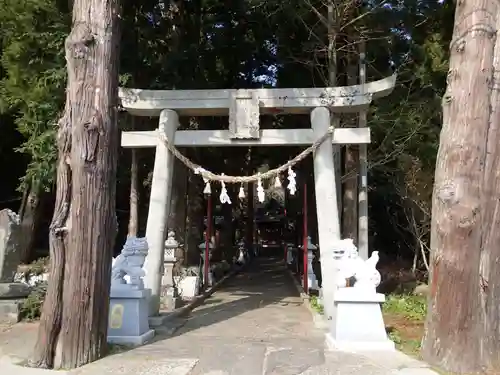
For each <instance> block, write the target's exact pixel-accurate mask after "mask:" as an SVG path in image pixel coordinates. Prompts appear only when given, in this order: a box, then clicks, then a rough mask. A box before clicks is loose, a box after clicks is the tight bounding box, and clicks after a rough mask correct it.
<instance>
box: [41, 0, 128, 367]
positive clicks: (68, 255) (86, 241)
mask: <svg viewBox="0 0 500 375" xmlns="http://www.w3.org/2000/svg"><path fill="white" fill-rule="evenodd" d="M119 11H120V9H119V2H118V0H111V1H98V0H76V1H75V2H74V4H73V28H72V30H71V32H70V34H69V36H68V37H67V39H66V61H67V66H68V68H67V69H68V87H67V90H66V92H67V94H66V95H67V99H66V109H65V116H64V118H63V119H62V121H61V124H60V130H59V140H58V142H59V165H58V180H57V189H58V191H57V201H56V209H55V212H54V219H53V222H52V225H51V231H50V239H51V281H50V286H49V290H48V295H47V299H46V301H45V303H44V311H43V315H42V319H41V324H40V331H39V336H38V342H37V347H36V352H35V357H34V361H33V362H34V364H35V365H38V366H43V367H52V366H53V365H54V356H55V347H56V345H57V336H58V334H59V332H60V335H59V341H60V342H59V343H60V345H61V367H62V368H75V367H79V366H82V365H84V364H86V363H89V362H92V361H95V360H97V359H99V358H101V357H102V356H103V355H104V354H105V351H106V348H107V345H106V343H107V340H106V336H107V324H108V310H109V287H110V273H111V257H112V251H113V245H114V240H115V235H116V231H117V222H116V212H115V200H116V165H117V158H118V126H117V122H116V120H117V118H116V111H117V104H118V103H117V99H118V92H117V91H118V62H119V41H120V35H119ZM69 142H71V146H69ZM69 167H70V168H71V170H70V169H69ZM70 202H71V210H70V212H69V221H70V223H71V225H70V226H68V225H66V228H64V227H63V225H64V223H65V222H66V219H68V210H69V206H70ZM66 233H67V244H66V246H65V244H64V242H65V241H64V240H65V239H66V238H65V236H66ZM66 248H67V249H68V251H65V249H66ZM65 261H66V263H65ZM63 286H64V288H63ZM61 296H62V303H61ZM61 311H62V321H61Z"/></svg>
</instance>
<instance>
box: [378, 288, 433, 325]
mask: <svg viewBox="0 0 500 375" xmlns="http://www.w3.org/2000/svg"><path fill="white" fill-rule="evenodd" d="M383 311H384V313H389V314H393V315H399V316H402V317H405V318H407V319H410V320H416V321H423V320H424V319H425V315H426V313H427V300H426V298H425V297H422V296H414V295H411V294H407V295H396V294H391V295H389V296H388V297H387V299H386V301H385V303H384V305H383Z"/></svg>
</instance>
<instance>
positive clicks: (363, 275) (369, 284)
mask: <svg viewBox="0 0 500 375" xmlns="http://www.w3.org/2000/svg"><path fill="white" fill-rule="evenodd" d="M334 255H335V257H336V259H337V260H338V265H339V266H338V279H337V287H339V288H345V287H350V286H353V287H354V288H358V289H363V290H370V291H374V290H375V289H376V288H377V286H378V285H379V284H380V273H379V272H378V271H377V268H376V267H377V263H378V260H379V255H378V251H374V252H373V253H372V255H371V257H370V258H369V259H368V260H366V261H365V260H363V259H362V258H361V257H360V256H359V253H358V249H357V248H356V246H355V245H354V242H353V240H352V239H350V238H347V239H343V240H340V241H337V242H336V243H335V245H334ZM351 278H354V279H355V282H354V285H348V280H349V279H351Z"/></svg>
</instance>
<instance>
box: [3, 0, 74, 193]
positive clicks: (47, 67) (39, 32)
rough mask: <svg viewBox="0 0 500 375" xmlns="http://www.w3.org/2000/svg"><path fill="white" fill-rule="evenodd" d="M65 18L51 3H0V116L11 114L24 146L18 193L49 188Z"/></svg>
mask: <svg viewBox="0 0 500 375" xmlns="http://www.w3.org/2000/svg"><path fill="white" fill-rule="evenodd" d="M69 20H70V19H69V17H68V15H67V14H66V13H65V12H64V11H62V10H60V9H59V8H58V5H57V3H56V1H54V0H4V1H2V2H1V3H0V24H1V25H2V28H1V29H0V41H1V45H2V50H1V52H2V53H1V60H0V62H1V65H2V68H3V70H4V71H5V75H4V78H3V79H2V80H0V112H1V113H5V112H7V111H9V112H13V113H15V117H16V118H15V124H16V126H17V129H18V131H19V132H20V133H21V134H22V135H23V136H24V138H25V141H24V143H23V145H22V146H21V147H20V148H19V149H18V151H19V152H22V153H25V154H27V155H29V157H30V163H29V165H28V169H27V171H26V175H25V177H24V178H23V179H22V181H21V188H22V189H24V188H25V187H26V186H30V185H33V184H34V185H36V186H39V187H40V188H44V189H46V190H48V189H50V187H51V185H52V184H53V182H54V175H55V166H56V157H57V155H56V142H55V134H56V126H57V120H58V117H59V115H60V113H61V110H62V106H63V104H64V95H65V86H66V70H65V59H64V40H65V37H66V35H67V32H68V26H69Z"/></svg>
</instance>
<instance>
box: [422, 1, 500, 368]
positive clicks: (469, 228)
mask: <svg viewBox="0 0 500 375" xmlns="http://www.w3.org/2000/svg"><path fill="white" fill-rule="evenodd" d="M497 12H498V9H497V3H496V2H495V1H489V0H476V1H472V0H463V1H459V2H457V5H456V12H455V29H454V32H453V41H452V43H451V45H450V52H451V56H450V68H449V73H448V87H447V92H446V94H445V97H444V99H443V128H442V131H441V137H440V146H439V153H438V159H437V164H436V172H435V185H434V193H433V207H432V233H431V254H432V259H431V273H430V295H429V307H428V315H427V321H426V331H425V336H424V340H423V356H424V359H425V360H427V361H428V362H429V363H431V364H433V365H437V366H439V367H441V368H443V369H444V370H447V371H451V372H455V373H462V374H465V373H476V372H481V371H482V370H484V369H485V367H491V368H494V367H495V365H496V367H497V368H498V364H499V363H500V362H499V350H498V349H499V341H500V335H499V334H498V332H499V331H498V324H499V323H498V309H499V304H500V278H499V274H500V267H499V266H498V262H496V261H495V262H488V259H498V257H499V256H500V250H499V249H498V243H499V242H500V231H499V230H498V227H499V225H500V217H499V214H498V211H499V203H498V196H499V193H500V181H499V178H500V177H499V176H498V167H499V166H498V164H497V163H498V159H499V158H500V155H499V152H500V149H499V148H498V146H497V145H498V143H499V142H500V137H499V134H498V131H497V129H498V126H497V122H498V119H497V118H498V112H497V113H496V115H495V116H493V117H492V116H491V108H490V103H491V102H490V101H491V99H492V83H493V82H494V81H493V61H494V49H495V42H496V38H495V35H496V31H497V30H496V21H497V20H496V16H497ZM491 119H494V126H492V122H491V121H490V120H491ZM492 257H494V258H492ZM492 349H494V350H492Z"/></svg>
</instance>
